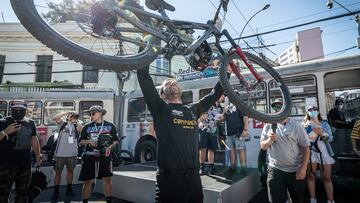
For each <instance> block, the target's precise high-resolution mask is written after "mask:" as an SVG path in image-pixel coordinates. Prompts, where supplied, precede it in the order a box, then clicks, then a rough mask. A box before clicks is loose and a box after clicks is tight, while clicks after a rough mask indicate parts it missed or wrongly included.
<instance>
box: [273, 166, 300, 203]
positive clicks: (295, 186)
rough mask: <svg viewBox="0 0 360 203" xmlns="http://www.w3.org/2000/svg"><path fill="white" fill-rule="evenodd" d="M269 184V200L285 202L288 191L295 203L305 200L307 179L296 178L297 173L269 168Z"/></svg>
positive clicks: (279, 202)
mask: <svg viewBox="0 0 360 203" xmlns="http://www.w3.org/2000/svg"><path fill="white" fill-rule="evenodd" d="M267 186H268V194H269V201H270V200H271V202H272V203H285V202H286V201H287V191H288V192H289V194H290V197H291V200H292V202H293V203H303V202H304V192H305V180H296V173H295V172H294V173H289V172H284V171H281V170H279V169H276V168H271V167H269V168H268V177H267Z"/></svg>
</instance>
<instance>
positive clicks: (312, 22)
mask: <svg viewBox="0 0 360 203" xmlns="http://www.w3.org/2000/svg"><path fill="white" fill-rule="evenodd" d="M357 13H360V10H357V11H355V12H351V13H345V14H341V15H337V16H332V17H328V18H323V19H319V20H315V21H310V22H306V23H301V24H298V25H293V26H289V27H284V28H279V29H276V30H271V31H267V32H262V33H258V34H254V35H248V36H244V37H241V38H234V40H238V39H246V38H251V37H257V36H261V35H267V34H270V33H274V32H280V31H284V30H289V29H293V28H297V27H302V26H305V25H310V24H314V23H319V22H323V21H328V20H333V19H337V18H342V17H345V16H350V15H355V14H357ZM220 42H228V40H222V41H220Z"/></svg>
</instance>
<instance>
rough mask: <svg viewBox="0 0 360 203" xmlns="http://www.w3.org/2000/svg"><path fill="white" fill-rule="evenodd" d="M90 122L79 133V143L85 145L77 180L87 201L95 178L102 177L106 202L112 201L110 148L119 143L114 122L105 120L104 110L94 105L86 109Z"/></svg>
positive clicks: (84, 199) (85, 202)
mask: <svg viewBox="0 0 360 203" xmlns="http://www.w3.org/2000/svg"><path fill="white" fill-rule="evenodd" d="M88 112H89V114H90V116H91V123H88V124H86V125H84V127H83V129H82V131H81V135H80V145H82V146H85V147H86V149H85V152H84V154H83V156H82V158H83V163H82V167H81V171H80V176H79V180H80V181H85V183H84V186H83V202H84V203H87V202H88V200H89V197H90V194H91V189H92V183H93V180H94V179H95V178H98V179H102V181H103V186H104V195H105V198H106V202H107V203H109V202H111V201H112V184H111V176H112V175H113V173H112V161H111V150H112V148H114V147H115V146H116V145H117V144H118V143H119V137H118V135H117V131H116V128H115V126H114V124H112V123H110V122H108V121H105V120H104V115H105V114H106V110H105V109H103V108H102V107H101V106H98V105H94V106H91V107H90V108H89V110H88Z"/></svg>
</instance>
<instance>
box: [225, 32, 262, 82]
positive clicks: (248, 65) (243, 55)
mask: <svg viewBox="0 0 360 203" xmlns="http://www.w3.org/2000/svg"><path fill="white" fill-rule="evenodd" d="M222 34H223V35H225V37H226V38H227V39H228V40H229V42H230V44H231V46H232V47H233V48H235V51H236V53H237V54H238V55H239V56H240V58H241V60H242V61H243V62H244V63H245V65H246V67H247V68H248V69H249V70H250V72H251V73H252V74H253V75H254V77H255V78H256V80H257V81H261V80H263V77H261V76H260V75H259V74H258V73H257V72H256V71H255V68H254V66H253V65H252V64H251V63H249V61H248V60H247V58H246V56H245V54H244V52H243V51H242V49H241V48H240V46H239V45H238V44H236V43H235V41H234V39H233V38H232V37H231V36H230V34H229V32H228V31H227V30H226V29H224V30H223V31H222ZM230 67H231V69H232V70H233V67H234V68H235V64H234V63H233V62H230ZM233 71H234V70H233ZM234 73H235V75H236V76H237V77H239V76H238V75H237V73H238V74H240V73H239V71H235V72H234ZM240 76H241V74H240ZM241 77H242V76H241ZM239 79H240V78H239Z"/></svg>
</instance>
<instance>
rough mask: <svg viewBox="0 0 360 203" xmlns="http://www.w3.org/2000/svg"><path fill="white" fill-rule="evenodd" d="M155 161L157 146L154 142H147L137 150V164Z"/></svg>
mask: <svg viewBox="0 0 360 203" xmlns="http://www.w3.org/2000/svg"><path fill="white" fill-rule="evenodd" d="M153 160H156V144H155V142H154V141H152V140H146V141H144V142H142V143H141V144H140V145H139V148H138V150H136V156H135V161H136V162H137V163H145V162H148V161H153Z"/></svg>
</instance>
